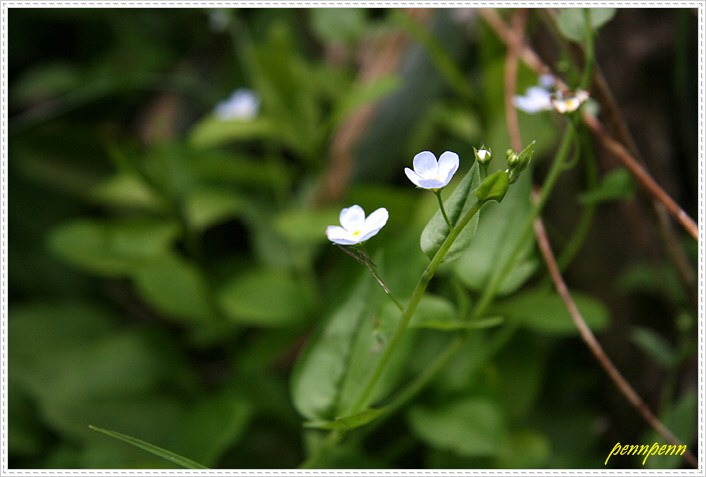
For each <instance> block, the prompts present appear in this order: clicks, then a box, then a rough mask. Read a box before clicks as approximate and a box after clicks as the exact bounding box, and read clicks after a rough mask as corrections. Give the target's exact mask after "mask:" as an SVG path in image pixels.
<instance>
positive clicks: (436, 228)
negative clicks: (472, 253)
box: [420, 162, 480, 262]
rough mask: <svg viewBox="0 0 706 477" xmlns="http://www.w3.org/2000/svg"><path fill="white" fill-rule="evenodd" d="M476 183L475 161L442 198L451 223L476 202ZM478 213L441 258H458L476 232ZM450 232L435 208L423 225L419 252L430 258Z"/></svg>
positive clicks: (476, 170) (477, 169)
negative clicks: (444, 197) (445, 197)
mask: <svg viewBox="0 0 706 477" xmlns="http://www.w3.org/2000/svg"><path fill="white" fill-rule="evenodd" d="M479 184H480V172H479V168H478V163H476V162H474V163H473V166H472V167H471V168H470V169H469V171H468V172H467V173H466V175H465V176H464V178H463V179H462V180H461V182H459V184H458V185H457V186H456V189H454V191H453V193H452V194H451V196H449V198H448V199H446V200H445V201H444V209H445V210H446V215H448V217H449V220H450V221H451V223H452V224H454V225H455V224H456V223H457V222H458V221H459V219H461V218H462V217H463V216H464V215H465V214H466V213H467V212H468V211H469V210H470V209H471V207H473V205H475V203H476V202H477V201H478V198H477V197H476V196H475V195H474V194H472V193H471V192H472V191H474V190H475V189H476V188H477V187H478V185H479ZM478 215H479V214H477V213H476V215H475V216H474V217H473V218H472V219H471V221H470V222H469V223H468V224H467V225H466V227H465V228H464V229H463V231H462V232H461V233H460V234H459V236H458V237H457V238H456V240H455V241H454V243H453V245H452V246H451V248H450V249H449V251H448V253H447V254H446V257H444V261H445V262H448V261H451V260H454V259H455V258H457V257H458V256H459V255H461V254H462V253H463V251H464V250H466V249H467V248H468V246H469V245H470V244H471V240H472V239H473V235H474V234H475V232H476V227H477V226H478ZM449 232H450V230H449V227H448V226H447V225H446V221H445V220H444V217H443V215H442V214H441V211H440V210H437V212H436V213H435V214H434V216H433V217H432V218H431V220H429V222H428V223H427V225H426V227H424V230H423V231H422V236H421V238H420V245H421V247H422V251H423V252H424V253H425V254H426V255H427V257H429V258H432V257H433V256H434V254H436V252H437V251H438V250H439V247H441V244H442V243H443V242H444V240H445V239H446V237H447V236H448V235H449Z"/></svg>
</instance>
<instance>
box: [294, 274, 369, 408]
mask: <svg viewBox="0 0 706 477" xmlns="http://www.w3.org/2000/svg"><path fill="white" fill-rule="evenodd" d="M372 282H373V281H372V279H371V278H370V277H369V276H367V274H365V275H363V276H362V277H361V279H360V280H358V282H357V284H356V285H355V287H354V288H353V291H352V292H351V294H350V296H349V297H348V299H347V300H346V301H345V302H344V303H343V304H342V305H341V306H340V307H339V308H338V309H337V310H336V311H335V312H334V313H333V315H332V317H331V319H330V321H328V322H327V324H326V325H325V327H324V328H323V330H322V331H321V332H320V333H319V334H318V335H316V336H314V337H313V338H312V339H311V341H310V342H309V343H308V345H307V347H306V349H305V350H304V352H303V353H302V354H301V356H299V359H298V360H297V363H296V365H295V368H294V372H293V375H292V400H293V402H294V406H295V407H296V409H297V411H299V413H300V414H301V415H302V416H304V417H305V418H306V419H308V420H310V421H314V422H316V421H331V420H334V419H335V418H336V417H337V412H336V407H337V403H338V401H339V399H340V392H341V388H342V385H343V381H344V379H345V377H346V372H347V370H348V366H349V364H350V359H351V353H352V350H353V345H354V342H355V339H356V335H357V332H358V329H359V328H360V326H361V322H362V321H363V320H365V317H366V311H367V310H368V302H369V300H370V294H371V291H372Z"/></svg>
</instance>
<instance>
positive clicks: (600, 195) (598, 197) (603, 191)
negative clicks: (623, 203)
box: [579, 167, 635, 204]
mask: <svg viewBox="0 0 706 477" xmlns="http://www.w3.org/2000/svg"><path fill="white" fill-rule="evenodd" d="M634 194H635V181H634V180H633V177H632V174H631V173H630V171H628V170H627V169H626V168H624V167H618V168H616V169H614V170H612V171H610V172H609V173H608V174H606V176H605V177H604V178H603V180H602V181H601V183H600V185H598V187H596V188H595V189H593V190H590V191H588V192H585V193H583V194H581V195H580V196H579V202H581V203H582V204H597V203H600V202H608V201H611V200H623V199H629V198H630V197H632V196H633V195H634Z"/></svg>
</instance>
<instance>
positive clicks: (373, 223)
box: [326, 205, 389, 245]
mask: <svg viewBox="0 0 706 477" xmlns="http://www.w3.org/2000/svg"><path fill="white" fill-rule="evenodd" d="M388 217H389V214H388V212H387V209H386V208H384V207H380V208H379V209H377V210H376V211H375V212H373V213H372V214H370V215H369V216H368V217H367V218H366V217H365V211H364V210H363V208H362V207H361V206H359V205H352V206H351V207H347V208H345V209H343V210H341V215H340V216H339V220H340V221H341V225H342V227H340V226H338V225H329V226H328V227H326V236H327V237H328V239H329V240H330V241H331V242H333V243H337V244H339V245H355V244H358V243H361V242H365V241H366V240H368V239H369V238H370V237H372V236H373V235H375V234H377V233H378V232H379V231H380V229H381V228H383V227H384V226H385V224H386V223H387V219H388Z"/></svg>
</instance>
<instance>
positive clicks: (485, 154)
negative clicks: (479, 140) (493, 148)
mask: <svg viewBox="0 0 706 477" xmlns="http://www.w3.org/2000/svg"><path fill="white" fill-rule="evenodd" d="M476 156H478V160H479V161H480V163H481V164H485V163H486V162H488V161H490V159H491V157H492V154H491V152H490V151H489V150H488V149H484V148H481V149H480V150H478V151H476Z"/></svg>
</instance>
